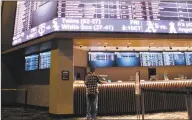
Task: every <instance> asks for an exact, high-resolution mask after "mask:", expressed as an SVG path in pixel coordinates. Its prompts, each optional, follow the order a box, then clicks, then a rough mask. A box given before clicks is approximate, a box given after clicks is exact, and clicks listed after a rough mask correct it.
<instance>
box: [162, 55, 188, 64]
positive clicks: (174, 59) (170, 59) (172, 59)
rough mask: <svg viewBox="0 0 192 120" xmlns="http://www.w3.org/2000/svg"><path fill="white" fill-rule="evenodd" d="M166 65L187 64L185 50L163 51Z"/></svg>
mask: <svg viewBox="0 0 192 120" xmlns="http://www.w3.org/2000/svg"><path fill="white" fill-rule="evenodd" d="M163 58H164V65H165V66H174V65H176V66H177V65H185V63H186V62H185V55H184V52H163Z"/></svg>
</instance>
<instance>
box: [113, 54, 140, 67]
mask: <svg viewBox="0 0 192 120" xmlns="http://www.w3.org/2000/svg"><path fill="white" fill-rule="evenodd" d="M115 54H116V63H117V66H119V67H136V66H139V65H140V57H139V53H136V52H116V53H115Z"/></svg>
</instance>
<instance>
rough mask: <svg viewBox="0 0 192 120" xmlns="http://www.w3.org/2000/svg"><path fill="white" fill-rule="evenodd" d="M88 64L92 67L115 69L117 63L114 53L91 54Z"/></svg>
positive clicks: (89, 54)
mask: <svg viewBox="0 0 192 120" xmlns="http://www.w3.org/2000/svg"><path fill="white" fill-rule="evenodd" d="M88 62H89V65H90V66H91V67H94V68H101V67H113V66H114V63H115V58H114V52H89V53H88Z"/></svg>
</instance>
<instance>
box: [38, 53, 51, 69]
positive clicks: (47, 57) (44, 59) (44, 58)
mask: <svg viewBox="0 0 192 120" xmlns="http://www.w3.org/2000/svg"><path fill="white" fill-rule="evenodd" d="M50 65H51V52H50V51H48V52H43V53H40V62H39V69H47V68H50Z"/></svg>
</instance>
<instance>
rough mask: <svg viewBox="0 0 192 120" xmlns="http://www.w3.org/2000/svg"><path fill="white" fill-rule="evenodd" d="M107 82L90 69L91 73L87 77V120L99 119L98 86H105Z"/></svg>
mask: <svg viewBox="0 0 192 120" xmlns="http://www.w3.org/2000/svg"><path fill="white" fill-rule="evenodd" d="M104 83H107V82H105V81H104V80H103V79H102V78H101V77H99V76H98V75H96V74H95V69H94V68H90V72H89V73H88V74H87V76H86V77H85V86H86V102H87V120H91V119H92V120H96V119H97V117H96V116H97V109H98V94H99V90H98V84H104Z"/></svg>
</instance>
